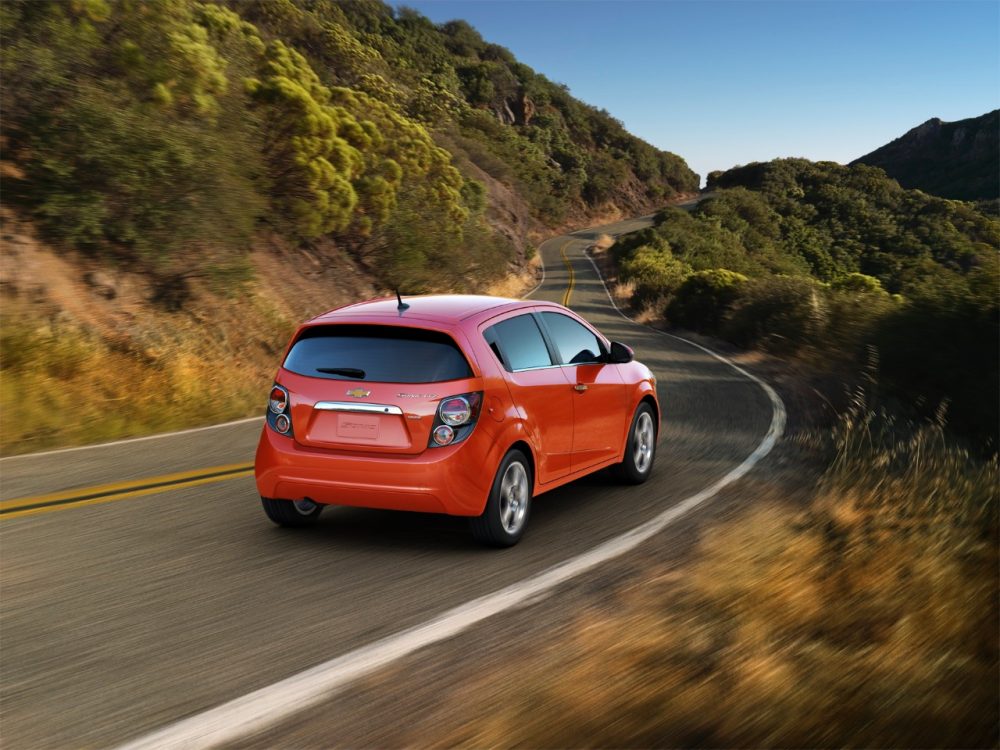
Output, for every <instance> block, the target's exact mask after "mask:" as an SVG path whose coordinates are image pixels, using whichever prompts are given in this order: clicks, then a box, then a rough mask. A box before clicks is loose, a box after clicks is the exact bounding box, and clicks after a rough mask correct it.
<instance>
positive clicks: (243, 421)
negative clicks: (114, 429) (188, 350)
mask: <svg viewBox="0 0 1000 750" xmlns="http://www.w3.org/2000/svg"><path fill="white" fill-rule="evenodd" d="M263 421H264V417H244V418H243V419H234V420H233V421H232V422H220V423H219V424H209V425H205V426H204V427H190V428H188V429H186V430H175V431H174V432H158V433H156V434H155V435H143V436H142V437H134V438H123V439H122V440H112V441H111V442H109V443H92V444H91V445H75V446H73V447H72V448H57V449H56V450H52V451H41V452H39V453H19V454H17V455H15V456H3V457H2V458H0V462H3V461H13V460H14V459H17V458H19V459H22V460H27V459H29V458H41V457H42V456H54V455H56V454H58V453H72V452H74V451H87V450H93V449H95V448H110V447H112V446H114V445H125V444H126V443H141V442H143V441H144V440H159V439H160V438H167V437H174V436H175V435H190V434H191V433H193V432H204V431H205V430H217V429H219V428H220V427H233V426H235V425H238V424H248V423H249V422H263Z"/></svg>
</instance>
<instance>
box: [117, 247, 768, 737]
mask: <svg viewBox="0 0 1000 750" xmlns="http://www.w3.org/2000/svg"><path fill="white" fill-rule="evenodd" d="M587 257H588V258H589V257H590V256H589V255H588V256H587ZM591 263H592V264H593V266H594V270H595V271H596V272H597V278H598V279H600V281H601V284H602V285H604V291H605V292H606V293H607V294H608V299H609V300H610V301H611V305H612V306H613V307H614V308H615V310H618V313H619V314H620V315H622V317H624V318H625V319H626V320H629V321H630V322H632V323H635V321H632V320H631V319H630V318H628V316H626V315H625V314H624V313H622V311H621V310H619V309H618V306H617V305H616V304H615V302H614V300H613V299H612V298H611V293H610V292H608V288H607V285H605V284H604V279H603V278H601V274H600V271H599V270H598V269H597V264H596V263H594V262H593V260H592V259H591ZM635 325H641V324H639V323H635ZM644 327H646V326H644ZM652 330H656V329H652ZM659 333H662V334H663V335H664V336H669V337H671V338H675V339H678V340H679V341H683V342H684V343H687V344H690V345H691V346H694V347H696V348H698V349H701V350H702V351H704V352H706V353H708V354H710V355H712V356H713V357H715V359H717V360H719V361H720V362H724V363H725V364H727V365H729V366H730V367H732V368H733V369H734V370H736V371H737V372H738V373H740V374H741V375H743V376H744V377H746V378H749V379H750V380H751V381H753V382H754V383H756V384H757V385H758V386H760V388H761V389H762V390H763V391H764V393H765V394H767V397H768V399H769V400H770V402H771V409H772V411H771V424H770V426H769V427H768V430H767V433H766V434H765V435H764V438H763V439H762V440H761V442H760V443H759V444H758V445H757V447H756V448H755V449H754V451H753V453H751V454H750V455H749V456H747V457H746V458H745V459H744V460H743V462H742V463H741V464H739V465H738V466H737V467H736V468H734V469H732V470H731V471H730V472H729V473H728V474H726V475H725V476H724V477H722V478H721V479H719V480H718V481H717V482H715V483H714V484H712V485H711V486H710V487H708V488H706V489H704V490H702V491H701V492H699V493H697V494H695V495H691V496H690V497H688V498H686V499H685V500H682V501H681V502H680V503H678V504H677V505H675V506H673V507H672V508H669V509H668V510H665V511H663V512H662V513H660V514H659V515H658V516H656V517H654V518H652V519H650V520H649V521H646V522H645V523H643V524H641V525H639V526H637V527H636V528H634V529H632V530H631V531H627V532H625V533H624V534H621V535H620V536H617V537H615V538H613V539H609V540H608V541H606V542H603V543H602V544H600V545H598V546H597V547H594V548H593V549H591V550H589V551H587V552H584V553H583V554H581V555H578V556H577V557H574V558H571V559H569V560H567V561H566V562H563V563H560V564H559V565H556V566H554V567H552V568H549V569H548V570H545V571H543V572H542V573H539V574H537V575H534V576H531V577H530V578H526V579H525V580H523V581H519V582H518V583H514V584H511V585H510V586H507V587H506V588H503V589H500V590H499V591H495V592H493V593H492V594H487V595H485V596H482V597H479V598H478V599H473V600H472V601H470V602H467V603H465V604H461V605H459V606H457V607H455V608H453V609H450V610H448V611H447V612H444V613H443V614H440V615H438V616H437V617H435V618H433V619H431V620H428V621H427V622H425V623H423V624H422V625H417V626H415V627H412V628H409V629H407V630H403V631H402V632H399V633H396V634H395V635H390V636H388V637H386V638H383V639H382V640H379V641H376V642H374V643H371V644H369V645H367V646H362V647H361V648H357V649H355V650H353V651H349V652H348V653H346V654H343V655H342V656H338V657H336V658H334V659H331V660H329V661H326V662H323V663H322V664H319V665H317V666H315V667H312V668H311V669H307V670H305V671H304V672H299V673H298V674H295V675H292V676H291V677H288V678H286V679H284V680H280V681H278V682H275V683H273V684H271V685H268V686H266V687H263V688H260V689H259V690H255V691H254V692H252V693H249V694H247V695H244V696H241V697H239V698H235V699H233V700H231V701H228V702H227V703H223V704H221V705H219V706H216V707H215V708H212V709H209V710H207V711H204V712H202V713H198V714H194V715H193V716H189V717H188V718H186V719H181V720H180V721H178V722H175V723H173V724H169V725H167V726H165V727H163V728H161V729H158V730H155V731H153V732H151V733H149V734H146V735H144V736H142V737H139V738H138V739H136V740H133V741H131V742H128V743H126V744H125V745H122V746H121V750H150V749H152V748H156V749H159V748H176V747H183V748H185V750H194V749H195V748H211V747H217V746H219V745H222V744H225V743H228V742H235V741H236V740H239V739H241V738H243V737H247V736H249V735H252V734H254V733H256V732H260V731H262V730H264V729H267V728H268V727H270V726H273V725H274V724H276V723H278V722H279V721H282V720H284V719H286V718H288V717H290V716H292V715H294V714H296V713H299V712H301V711H304V710H305V709H307V708H309V707H311V706H315V705H316V704H318V703H321V702H322V701H324V700H328V699H329V698H331V697H333V696H334V695H336V694H337V693H338V692H339V691H341V690H342V689H343V688H344V687H346V686H347V685H348V684H349V683H351V682H353V681H354V680H357V679H359V678H361V677H364V676H366V675H369V674H371V673H373V672H375V671H377V670H379V669H381V668H383V667H385V666H387V665H389V664H391V663H393V662H395V661H398V660H399V659H402V658H403V657H405V656H408V655H410V654H412V653H414V652H415V651H417V650H419V649H421V648H425V647H427V646H430V645H432V644H435V643H439V642H441V641H443V640H446V639H448V638H451V637H452V636H455V635H458V634H459V633H461V632H462V631H464V630H467V629H469V628H470V627H472V626H473V625H476V624H477V623H479V622H482V621H483V620H485V619H487V618H489V617H492V616H494V615H497V614H500V613H501V612H504V611H506V610H510V609H514V608H516V607H518V606H521V605H524V604H528V603H533V602H534V601H536V600H538V599H539V598H542V597H544V596H545V595H547V594H548V593H550V592H551V591H552V589H554V588H555V587H556V586H558V585H560V584H562V583H564V582H566V581H568V580H570V579H571V578H574V577H575V576H578V575H580V574H581V573H584V572H586V571H588V570H590V569H592V568H595V567H596V566H598V565H600V564H602V563H604V562H607V561H608V560H611V559H613V558H615V557H618V556H620V555H623V554H625V553H626V552H629V551H630V550H632V549H635V548H636V547H637V546H638V545H640V544H641V543H642V542H644V541H646V540H647V539H649V538H650V537H652V536H654V535H655V534H657V533H658V532H660V531H662V530H663V529H664V528H666V527H667V526H669V525H670V524H672V523H674V522H675V521H677V520H678V519H679V518H681V517H682V516H684V515H686V514H687V513H689V512H691V511H692V510H694V509H695V508H697V507H698V506H699V505H701V504H702V503H704V502H706V501H708V500H710V499H711V498H713V497H714V496H715V495H716V494H718V493H719V491H720V490H722V489H723V488H724V487H726V486H727V485H730V484H732V483H733V482H735V481H736V480H738V479H740V478H741V477H743V476H744V475H745V474H746V473H747V472H748V471H750V470H751V469H752V468H753V467H754V466H756V465H757V463H758V462H759V461H760V460H761V459H762V458H764V457H765V456H766V455H767V454H768V453H770V452H771V449H772V448H774V445H775V443H777V441H778V439H779V438H780V437H781V435H782V433H783V432H784V429H785V405H784V402H782V400H781V397H780V396H779V395H778V394H777V393H776V392H775V390H774V389H773V388H771V386H770V385H768V384H767V383H766V382H764V381H763V380H761V379H760V378H758V377H757V376H755V375H753V374H751V373H749V372H747V371H746V370H744V369H743V368H742V367H739V366H738V365H736V364H734V363H733V362H731V361H729V360H728V359H726V358H725V357H723V356H722V355H720V354H716V353H715V352H713V351H712V350H711V349H708V348H707V347H704V346H702V345H701V344H697V343H695V342H693V341H688V340H687V339H685V338H682V337H680V336H674V335H672V334H669V333H665V332H663V331H659Z"/></svg>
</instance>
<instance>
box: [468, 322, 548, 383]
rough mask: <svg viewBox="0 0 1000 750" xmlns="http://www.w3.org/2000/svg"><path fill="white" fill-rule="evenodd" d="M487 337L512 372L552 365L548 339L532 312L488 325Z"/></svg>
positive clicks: (501, 360)
mask: <svg viewBox="0 0 1000 750" xmlns="http://www.w3.org/2000/svg"><path fill="white" fill-rule="evenodd" d="M483 336H484V337H485V338H486V343H488V344H489V345H490V348H491V349H492V350H493V353H494V354H495V355H496V356H497V359H499V360H500V364H502V365H503V366H504V369H506V370H507V371H508V372H514V371H515V370H528V369H531V368H533V367H551V366H552V357H551V356H549V350H548V348H547V347H546V346H545V339H543V338H542V332H541V331H540V330H539V328H538V323H536V322H535V318H534V316H532V315H531V314H530V313H528V314H526V315H518V316H517V317H514V318H508V319H507V320H502V321H500V322H499V323H497V324H496V325H493V326H490V327H489V328H487V329H486V330H485V331H484V332H483Z"/></svg>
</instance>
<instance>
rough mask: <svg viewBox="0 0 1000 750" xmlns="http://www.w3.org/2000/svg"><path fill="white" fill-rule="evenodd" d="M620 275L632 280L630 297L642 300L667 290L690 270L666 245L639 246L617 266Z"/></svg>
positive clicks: (624, 278)
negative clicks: (633, 292) (632, 286)
mask: <svg viewBox="0 0 1000 750" xmlns="http://www.w3.org/2000/svg"><path fill="white" fill-rule="evenodd" d="M619 270H620V272H621V278H622V280H623V281H625V282H633V283H634V284H635V294H634V297H633V299H634V301H635V302H636V303H637V304H640V305H642V304H646V303H649V302H652V301H654V300H656V299H659V298H660V297H663V296H664V295H666V294H668V293H669V292H670V291H671V290H672V289H674V288H675V287H677V285H678V284H680V283H681V280H682V279H683V278H684V276H685V274H686V273H688V272H689V271H690V268H688V267H687V266H686V265H685V264H684V263H682V262H681V261H679V260H677V259H676V258H675V257H674V256H673V254H672V253H671V252H670V249H669V248H667V247H660V248H657V247H651V246H644V247H640V248H639V249H638V250H636V251H635V253H634V254H633V255H632V256H631V257H630V258H628V259H627V260H624V261H622V263H621V265H620V266H619Z"/></svg>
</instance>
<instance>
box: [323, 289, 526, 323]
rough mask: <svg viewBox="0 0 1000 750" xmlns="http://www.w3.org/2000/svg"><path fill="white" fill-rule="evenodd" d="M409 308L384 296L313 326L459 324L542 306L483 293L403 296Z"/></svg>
mask: <svg viewBox="0 0 1000 750" xmlns="http://www.w3.org/2000/svg"><path fill="white" fill-rule="evenodd" d="M403 302H404V303H406V304H407V305H409V307H408V308H407V309H406V310H403V311H400V310H399V308H398V302H397V300H396V298H395V297H382V298H379V299H373V300H368V301H367V302H357V303H355V304H352V305H344V306H343V307H338V308H335V309H333V310H330V311H328V312H325V313H323V314H322V315H317V316H316V317H315V318H313V319H312V320H310V321H309V322H310V323H320V322H331V323H332V322H340V321H343V320H345V319H351V318H362V317H364V318H368V317H372V318H383V317H385V318H395V319H397V320H398V321H399V322H404V321H406V320H407V319H409V320H427V321H434V322H438V323H457V322H458V321H460V320H465V319H466V318H470V317H472V316H474V315H478V314H480V313H484V312H487V311H495V312H501V311H502V310H506V309H510V310H513V309H517V308H518V307H531V306H534V305H537V304H539V303H538V302H537V301H535V300H516V299H508V298H506V297H488V296H486V295H482V294H427V295H419V296H413V297H403Z"/></svg>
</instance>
